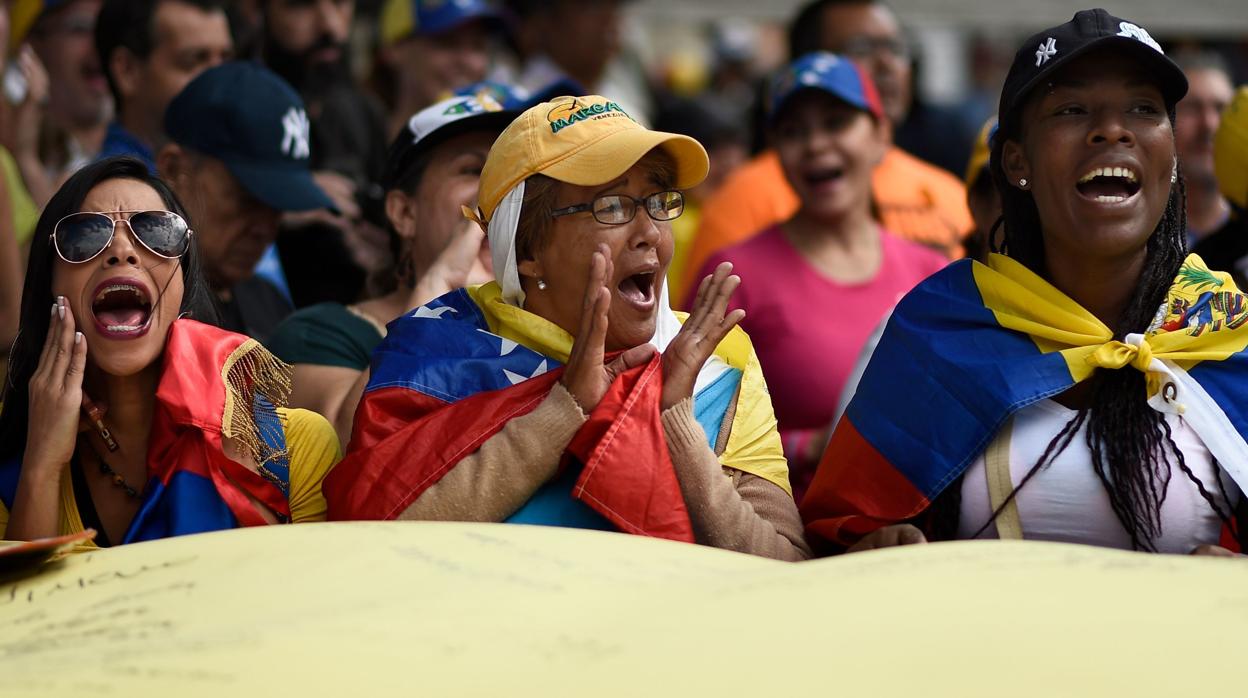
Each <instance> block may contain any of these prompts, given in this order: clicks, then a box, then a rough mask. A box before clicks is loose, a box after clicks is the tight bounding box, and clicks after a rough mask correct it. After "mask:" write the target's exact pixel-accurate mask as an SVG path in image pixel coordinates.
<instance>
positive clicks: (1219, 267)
mask: <svg viewBox="0 0 1248 698" xmlns="http://www.w3.org/2000/svg"><path fill="white" fill-rule="evenodd" d="M1192 252H1194V253H1196V254H1198V255H1200V258H1201V259H1203V260H1205V264H1206V265H1208V266H1209V268H1210V269H1212V270H1214V271H1224V272H1227V273H1229V274H1230V275H1231V276H1233V277H1234V278H1235V285H1236V286H1239V288H1240V289H1248V285H1245V282H1246V281H1248V212H1245V211H1234V212H1233V213H1232V214H1231V217H1230V218H1229V219H1227V221H1226V223H1224V224H1223V225H1222V227H1221V228H1218V229H1217V230H1216V231H1214V232H1213V233H1212V234H1210V235H1208V236H1206V237H1204V238H1201V240H1200V241H1199V242H1197V243H1196V246H1195V247H1193V248H1192Z"/></svg>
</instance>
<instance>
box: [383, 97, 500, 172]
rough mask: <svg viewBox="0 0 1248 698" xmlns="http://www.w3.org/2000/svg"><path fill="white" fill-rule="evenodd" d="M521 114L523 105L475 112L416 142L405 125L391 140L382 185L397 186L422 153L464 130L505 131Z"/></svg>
mask: <svg viewBox="0 0 1248 698" xmlns="http://www.w3.org/2000/svg"><path fill="white" fill-rule="evenodd" d="M520 114H521V110H519V109H504V110H502V111H489V112H481V113H480V114H473V115H472V116H466V117H464V118H462V119H456V120H455V121H452V122H450V123H448V124H446V125H444V126H441V127H439V128H436V129H434V130H433V131H432V132H430V133H429V134H428V135H426V136H425V137H424V138H422V139H420V140H419V141H417V142H415V143H411V142H410V141H411V136H412V132H411V131H410V130H408V129H407V128H406V127H404V129H403V132H402V133H401V134H399V136H398V137H397V138H396V139H395V140H394V142H392V143H391V144H390V148H389V149H388V150H387V154H386V170H385V172H384V173H383V174H382V178H381V186H382V187H383V188H385V189H393V188H394V187H395V186H396V185H397V184H398V182H399V180H400V179H401V178H402V177H403V175H404V174H405V173H406V171H407V169H408V168H410V167H411V165H412V162H413V161H414V160H415V159H416V157H417V156H418V155H419V154H420V153H424V152H426V151H428V150H430V149H432V148H436V147H437V146H438V145H440V144H441V143H443V142H444V141H446V140H449V139H451V138H454V137H455V136H458V135H460V134H463V133H471V132H474V131H498V132H499V133H502V132H503V129H505V128H507V125H508V124H510V123H511V122H512V121H515V119H516V117H517V116H520ZM495 135H497V134H495Z"/></svg>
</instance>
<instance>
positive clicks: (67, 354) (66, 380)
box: [22, 296, 87, 472]
mask: <svg viewBox="0 0 1248 698" xmlns="http://www.w3.org/2000/svg"><path fill="white" fill-rule="evenodd" d="M86 365H87V340H86V338H85V337H83V336H82V333H81V332H76V331H75V330H74V314H73V313H72V312H71V311H70V309H69V304H68V303H66V302H65V298H64V297H61V296H58V297H57V299H56V303H54V304H53V305H52V321H51V322H50V323H49V324H48V336H47V340H46V341H45V342H44V344H43V353H42V354H41V355H40V357H39V365H38V366H37V367H36V368H35V373H34V375H32V376H31V378H30V396H29V405H30V414H29V416H28V419H27V427H26V453H25V456H24V458H23V460H22V469H23V470H26V469H27V468H31V469H36V470H38V469H45V470H47V471H53V470H55V471H57V472H59V469H61V468H64V467H65V466H66V465H68V464H69V461H70V458H71V457H72V456H73V453H74V445H75V443H76V442H77V439H78V430H79V420H80V417H79V413H80V411H81V410H82V404H83V401H82V398H83V393H82V375H83V371H84V370H85V369H86Z"/></svg>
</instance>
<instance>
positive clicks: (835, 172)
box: [802, 167, 845, 187]
mask: <svg viewBox="0 0 1248 698" xmlns="http://www.w3.org/2000/svg"><path fill="white" fill-rule="evenodd" d="M843 176H845V170H844V169H843V168H840V167H829V168H825V169H819V170H807V171H806V172H804V173H803V174H802V178H803V179H805V180H806V183H807V184H808V185H810V186H812V187H818V186H822V185H824V184H829V183H831V182H836V181H839V180H840V179H841V177H843Z"/></svg>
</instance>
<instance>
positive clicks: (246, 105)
mask: <svg viewBox="0 0 1248 698" xmlns="http://www.w3.org/2000/svg"><path fill="white" fill-rule="evenodd" d="M165 133H166V134H168V136H169V138H171V139H172V140H173V141H174V142H175V143H177V144H178V145H181V146H185V147H187V148H190V149H192V150H195V151H197V152H199V153H202V154H204V155H207V156H208V157H212V158H216V159H218V160H220V161H221V162H222V163H223V164H224V165H225V168H226V169H227V170H229V172H230V174H232V175H234V178H235V179H237V180H238V182H239V184H241V185H242V186H243V188H244V189H246V190H247V192H248V193H250V194H251V195H252V196H254V197H256V198H257V199H259V200H260V201H261V202H263V203H265V204H267V205H269V206H272V207H273V208H275V209H277V210H278V211H312V210H315V209H321V208H325V209H330V210H333V209H334V204H333V202H331V201H330V199H329V197H328V196H326V195H325V192H324V191H322V190H321V188H320V187H319V186H317V184H316V182H315V181H313V179H312V171H311V168H310V166H309V165H310V160H309V158H310V155H311V143H310V137H311V125H310V123H309V121H308V115H307V112H306V111H305V110H304V108H303V100H302V99H300V98H299V95H298V93H296V92H295V90H294V88H292V87H291V86H290V85H289V84H287V83H286V81H284V80H282V79H281V78H280V77H278V76H277V74H276V73H274V72H272V71H270V70H268V69H267V68H265V67H263V66H261V65H259V64H258V63H254V62H252V61H231V62H228V63H222V64H221V65H218V66H214V67H212V68H209V69H208V70H205V71H204V72H202V73H200V74H199V75H198V76H196V77H195V79H194V80H191V82H190V83H188V84H187V86H186V87H185V88H183V89H182V91H181V92H179V93H178V96H176V97H174V98H173V100H172V101H171V102H169V106H168V107H167V108H166V109H165Z"/></svg>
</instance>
